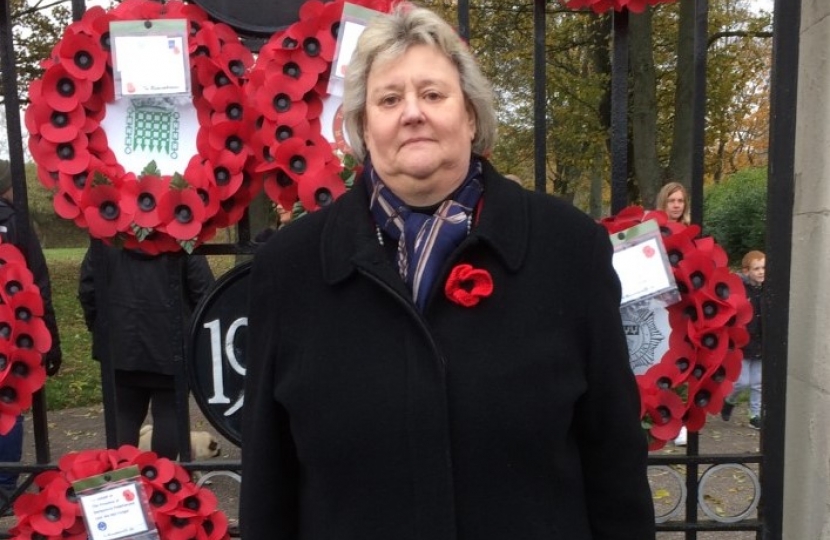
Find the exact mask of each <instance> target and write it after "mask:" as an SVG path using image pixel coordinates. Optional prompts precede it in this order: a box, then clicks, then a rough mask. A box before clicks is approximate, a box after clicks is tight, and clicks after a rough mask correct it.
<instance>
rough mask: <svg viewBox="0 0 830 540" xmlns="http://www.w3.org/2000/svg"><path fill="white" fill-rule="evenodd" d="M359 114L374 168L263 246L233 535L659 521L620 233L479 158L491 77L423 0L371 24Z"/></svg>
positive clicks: (255, 538)
mask: <svg viewBox="0 0 830 540" xmlns="http://www.w3.org/2000/svg"><path fill="white" fill-rule="evenodd" d="M344 113H345V121H346V125H347V129H348V130H349V139H350V141H351V143H352V146H353V148H354V151H355V153H356V154H357V156H358V157H359V158H360V159H364V158H365V161H364V163H365V170H364V172H363V175H362V178H361V179H360V180H359V182H358V184H356V185H355V187H354V188H353V189H352V190H351V191H349V192H347V193H346V194H345V195H343V196H342V197H341V198H340V199H338V200H337V201H336V202H335V203H334V204H333V205H332V206H330V207H328V208H325V209H323V210H321V211H319V212H316V213H313V214H310V215H308V216H306V217H304V218H302V219H301V220H299V221H298V222H296V223H295V224H293V225H292V226H291V227H287V228H286V229H285V230H284V231H282V232H281V233H280V234H278V235H274V237H273V239H272V240H271V241H269V243H268V244H266V245H265V246H263V247H262V248H261V250H260V251H259V252H258V253H257V255H256V258H255V263H254V267H253V271H252V279H251V283H252V289H251V298H252V299H256V300H255V301H252V302H251V306H250V312H249V345H248V347H249V349H248V350H249V351H250V354H249V355H248V360H247V374H246V389H245V395H246V397H245V409H244V420H243V444H242V464H243V477H244V481H243V482H242V499H241V513H240V526H241V534H242V537H243V538H245V539H246V540H265V539H269V540H270V539H297V538H302V539H310V540H316V539H332V538H336V539H338V540H344V539H355V540H357V539H359V540H374V539H377V540H389V539H391V538H395V539H429V540H438V539H447V540H450V539H453V540H454V539H461V538H464V539H474V540H489V539H494V540H495V539H498V540H504V539H506V538H516V539H518V538H520V539H522V540H537V539H543V538H544V539H551V538H567V539H568V540H589V539H599V538H602V539H606V540H612V539H613V540H622V539H630V540H635V539H636V540H647V539H649V538H652V539H653V538H654V515H653V506H652V501H651V493H650V490H649V486H648V482H647V479H646V456H647V452H646V440H645V437H644V435H643V433H642V431H641V429H640V425H639V412H640V405H639V397H638V393H637V389H636V386H635V383H634V378H633V376H632V373H631V370H630V368H629V367H628V358H627V349H626V341H625V338H624V336H623V333H622V329H621V323H620V316H619V302H620V285H619V282H618V280H617V278H616V274H615V273H614V270H613V267H612V265H611V253H612V250H611V247H610V243H609V240H608V237H607V234H606V233H605V232H604V231H603V230H602V229H601V228H600V227H599V226H597V225H596V224H595V223H594V222H593V220H591V219H590V218H589V217H588V216H586V215H584V214H582V213H581V212H579V211H578V210H576V209H574V208H573V207H571V206H570V205H568V204H566V203H563V202H561V201H559V200H557V199H554V198H552V197H547V196H544V195H541V194H537V193H533V192H530V191H527V190H524V189H522V188H521V187H520V186H518V185H516V184H515V183H514V182H511V181H510V180H507V179H505V178H503V177H502V176H501V175H500V174H499V173H498V172H496V170H495V169H494V168H493V167H492V166H491V165H490V164H489V163H488V162H487V161H486V160H485V159H483V158H482V157H481V156H482V155H484V154H486V153H487V152H488V151H489V150H490V149H491V148H492V144H493V142H494V139H495V125H496V119H495V113H494V109H493V106H492V94H491V91H490V89H489V86H488V84H487V82H486V80H485V79H484V78H483V76H482V75H481V73H480V71H479V68H478V67H477V66H476V64H475V62H474V60H473V58H472V56H471V54H470V52H469V50H468V48H467V46H466V45H465V44H464V43H463V42H462V41H461V40H460V39H459V38H458V37H457V34H456V33H455V31H454V30H453V29H452V28H451V27H450V26H449V25H447V24H446V23H445V22H444V21H442V20H441V19H440V18H439V17H437V16H436V15H435V14H433V13H431V12H430V11H427V10H424V9H418V8H415V7H413V6H411V5H407V4H404V5H400V6H398V7H397V8H396V10H395V12H394V13H393V14H391V15H389V16H383V17H378V18H377V19H375V20H374V21H372V22H371V23H370V24H369V26H368V27H367V28H366V30H365V31H364V33H363V34H362V35H361V37H360V40H359V42H358V46H357V49H356V51H355V53H354V55H353V57H352V61H351V63H350V65H349V70H348V76H347V80H346V91H345V95H344ZM463 265H469V266H470V267H472V268H469V267H464V266H463ZM465 269H466V271H471V272H472V273H473V277H472V278H470V279H467V280H466V281H467V283H464V281H465V280H462V283H461V284H460V285H459V284H458V283H457V281H456V280H454V279H452V278H457V277H459V274H463V272H464V271H465ZM462 277H463V276H462ZM488 277H489V278H491V279H488ZM488 283H491V284H492V289H489V288H488ZM488 293H489V294H488ZM453 298H455V299H456V300H455V301H454V300H453ZM471 298H472V300H471ZM279 303H283V304H284V305H290V306H291V310H290V313H289V312H288V311H287V310H282V309H274V305H275V304H279Z"/></svg>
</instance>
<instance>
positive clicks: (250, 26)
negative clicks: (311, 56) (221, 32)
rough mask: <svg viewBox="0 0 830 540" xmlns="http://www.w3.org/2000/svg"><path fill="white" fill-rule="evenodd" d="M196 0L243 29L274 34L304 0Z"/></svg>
mask: <svg viewBox="0 0 830 540" xmlns="http://www.w3.org/2000/svg"><path fill="white" fill-rule="evenodd" d="M194 2H195V4H196V5H198V6H199V7H201V8H202V9H204V10H205V11H207V12H208V13H209V14H210V15H211V16H212V17H213V18H215V19H218V20H219V21H222V22H224V23H227V24H229V25H231V26H232V27H234V28H235V29H236V30H239V31H242V32H253V33H257V34H273V33H274V32H276V31H278V30H282V29H283V28H285V27H286V26H289V25H291V24H294V23H295V22H297V21H298V20H299V18H300V6H302V5H303V3H304V0H276V1H275V0H270V1H269V0H244V1H242V2H240V1H239V0H194Z"/></svg>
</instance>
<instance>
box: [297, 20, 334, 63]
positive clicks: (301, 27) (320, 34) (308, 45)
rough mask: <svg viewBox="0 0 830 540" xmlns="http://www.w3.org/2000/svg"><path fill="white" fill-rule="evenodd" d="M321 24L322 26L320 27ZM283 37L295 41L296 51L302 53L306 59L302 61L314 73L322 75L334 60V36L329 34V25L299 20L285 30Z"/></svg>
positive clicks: (316, 21)
mask: <svg viewBox="0 0 830 540" xmlns="http://www.w3.org/2000/svg"><path fill="white" fill-rule="evenodd" d="M321 23H322V26H321ZM285 37H287V38H289V39H291V40H292V41H296V42H297V44H298V46H297V49H296V51H297V52H300V51H302V54H303V55H304V56H306V57H307V59H306V60H304V63H305V65H306V66H308V67H309V68H310V69H311V70H313V71H314V72H315V73H322V72H324V71H326V69H328V67H329V65H330V64H331V61H332V59H333V58H334V48H335V46H336V45H337V41H336V36H333V35H332V33H331V25H330V24H329V25H326V24H325V22H324V21H321V20H319V19H317V18H316V17H315V18H313V19H306V20H303V19H300V20H299V21H297V22H296V23H294V24H292V25H291V26H289V27H288V28H287V29H286V30H285Z"/></svg>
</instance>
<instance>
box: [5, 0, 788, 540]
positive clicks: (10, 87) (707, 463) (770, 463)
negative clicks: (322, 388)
mask: <svg viewBox="0 0 830 540" xmlns="http://www.w3.org/2000/svg"><path fill="white" fill-rule="evenodd" d="M71 1H72V9H73V15H74V18H75V19H76V20H77V19H78V18H80V16H81V15H82V14H83V12H84V9H85V2H84V0H71ZM681 1H684V2H685V1H688V2H692V3H694V8H695V29H694V32H695V41H694V43H695V45H694V61H695V70H694V71H695V92H694V98H693V103H691V104H690V106H691V107H692V108H693V111H694V154H693V167H692V201H693V203H692V204H693V206H692V214H693V219H694V220H695V221H696V222H698V223H700V222H701V221H702V220H701V218H702V213H703V208H702V200H703V197H702V194H703V144H704V138H703V134H704V129H705V103H706V80H705V77H706V50H707V47H706V42H707V38H708V35H707V23H708V9H709V2H708V0H681ZM532 2H533V10H534V13H533V18H534V88H533V90H534V93H535V102H534V114H533V120H534V134H535V140H536V143H535V150H534V157H535V159H534V161H535V163H534V172H535V188H536V189H537V190H540V191H544V190H545V176H546V171H545V156H546V155H547V148H546V143H545V141H546V138H545V134H546V131H547V129H548V119H547V118H546V113H545V100H546V97H547V96H546V94H545V93H546V59H545V45H544V44H545V29H546V17H547V15H546V9H548V8H549V6H548V2H547V1H546V0H532ZM470 3H471V2H470V0H458V2H457V5H458V26H459V30H460V32H461V34H462V35H463V36H467V37H468V36H469V35H470V30H471V29H470V7H471V6H470ZM800 13H801V0H775V9H774V37H773V39H774V42H773V64H772V65H773V68H772V76H771V79H772V93H771V112H770V119H771V122H770V154H769V184H768V185H769V188H768V195H767V201H768V202H767V216H768V220H767V251H768V253H769V258H768V261H769V264H768V269H769V271H768V274H767V279H766V285H765V298H764V302H765V307H766V308H767V309H766V315H765V317H766V318H765V320H764V326H765V329H766V331H765V336H764V339H765V342H764V354H763V356H764V358H765V359H767V360H765V361H764V363H763V399H764V403H763V409H764V429H763V433H762V436H761V445H760V452H758V453H753V454H740V455H701V454H700V453H699V444H698V436H697V435H696V434H690V437H689V443H688V446H687V449H686V453H685V455H661V456H653V457H652V458H651V459H650V465H651V468H652V469H653V470H668V471H675V472H672V473H671V474H672V475H674V476H675V477H678V478H679V480H678V481H679V482H680V484H681V491H682V492H684V493H685V495H684V497H682V499H681V503H680V505H679V506H681V507H682V508H678V513H680V511H681V510H682V511H683V515H684V518H683V519H682V520H672V521H662V520H661V521H662V522H661V523H658V531H663V532H672V531H673V532H680V533H681V534H683V535H684V536H685V538H686V539H687V540H693V539H696V538H698V533H700V532H704V531H714V532H716V531H754V532H755V537H756V538H758V539H764V540H781V538H782V528H783V492H784V435H785V431H784V427H785V426H784V422H785V393H786V372H787V346H788V335H787V333H788V332H787V329H788V325H789V282H790V259H791V236H792V217H793V216H792V214H793V210H792V208H793V198H794V141H795V111H796V81H797V79H798V52H799V51H798V48H799V43H798V39H799V23H800ZM11 30H12V29H11V21H10V6H9V1H8V0H5V1H3V2H2V3H1V4H0V66H2V67H3V71H2V77H3V87H4V99H5V110H6V118H7V130H8V143H9V152H10V157H11V162H12V173H13V178H14V179H15V180H14V182H15V183H14V187H15V203H16V206H17V207H18V208H20V209H22V211H20V212H18V216H19V217H20V221H21V223H20V232H21V235H22V236H24V237H25V235H26V234H31V232H30V230H29V226H28V223H29V219H28V210H27V195H26V191H25V183H23V182H22V180H20V179H22V178H24V177H25V172H24V169H23V141H22V139H21V135H20V133H21V119H20V107H19V105H20V104H19V99H18V96H17V94H16V89H17V85H16V82H17V75H16V69H15V63H14V59H15V51H14V49H13V43H12V33H11ZM260 38H261V36H260ZM253 42H254V43H255V42H256V36H254V39H253ZM627 42H628V14H627V12H622V13H617V14H615V16H614V20H613V52H612V54H613V63H612V66H613V67H612V83H611V84H612V89H611V95H612V109H611V126H612V133H611V154H612V176H611V185H612V197H611V199H612V204H611V208H612V212H617V211H618V210H620V209H621V208H623V207H625V206H627V205H628V202H629V201H628V199H627V197H628V196H627V188H626V183H627V179H628V176H629V164H628V153H627V152H628V135H627V134H628V121H627V118H628V112H629V111H628V103H627V100H628V88H627V82H626V80H627V64H628V58H627V46H628V45H627ZM238 238H239V239H238V241H237V243H234V244H210V245H204V246H202V247H200V248H199V249H198V250H197V252H199V253H203V254H206V255H216V254H250V253H252V252H253V248H252V247H251V246H250V243H249V240H250V227H249V226H248V223H247V222H246V221H245V220H243V222H242V223H241V225H240V226H239V234H238ZM180 365H181V363H180ZM182 369H183V368H182ZM104 381H105V393H104V394H105V405H106V407H105V424H106V427H107V444H108V446H111V447H112V446H114V445H115V440H114V416H113V414H114V407H112V403H113V401H112V391H111V388H108V387H109V386H110V385H109V384H108V383H109V382H111V380H110V379H109V377H107V374H106V373H105V374H104ZM178 383H179V388H180V395H182V396H184V395H186V393H187V382H186V377H185V375H184V373H183V371H182V372H181V373H179V374H178ZM181 403H183V404H186V401H184V400H182V401H181ZM179 421H180V425H185V426H186V425H188V424H189V416H188V414H187V411H186V409H185V410H182V411H181V414H180V418H179ZM33 424H34V431H35V449H36V463H35V464H4V466H3V467H2V468H3V469H9V470H15V471H19V472H23V473H24V475H26V474H27V473H28V478H27V479H26V480H25V481H24V482H23V484H22V485H21V488H20V489H18V493H17V494H19V493H20V492H22V491H24V490H25V488H26V487H27V486H28V485H30V484H31V480H32V476H34V473H37V472H40V471H42V470H45V469H49V468H52V465H51V464H50V463H51V456H50V455H49V432H48V428H47V422H46V410H45V399H44V397H43V395H42V393H38V395H37V396H36V398H35V403H34V406H33ZM183 439H187V437H186V436H184V437H183ZM180 448H182V455H183V456H186V458H187V459H185V460H184V462H185V465H186V466H187V467H188V468H189V469H192V470H210V471H217V470H227V471H238V470H239V469H240V464H239V463H238V462H235V463H221V462H210V463H205V462H198V463H196V462H189V456H190V448H189V440H182V441H180ZM748 465H752V466H753V469H752V470H750V469H749V468H748V467H747V466H748ZM724 467H736V468H738V469H739V470H744V471H749V472H748V474H749V476H750V477H751V478H754V479H755V480H754V481H755V482H756V484H755V485H756V497H758V499H759V500H758V505H757V517H756V516H752V515H751V513H750V514H749V515H747V516H733V518H731V519H729V518H727V519H724V518H719V517H718V516H716V515H713V514H712V513H711V512H707V511H706V508H705V505H703V506H701V509H702V510H699V496H700V494H701V491H702V490H701V488H702V486H703V485H704V484H705V483H706V481H707V479H709V477H710V475H711V474H712V473H713V472H714V471H718V470H719V469H721V468H724ZM755 469H757V470H758V471H759V474H758V475H757V476H756V475H755V473H754V472H753V471H754V470H755ZM677 470H684V471H685V472H684V473H683V474H680V473H677V472H676V471H677ZM10 504H11V502H10V501H0V514H2V513H3V512H5V511H7V510H8V509H9V506H10ZM700 512H702V513H703V514H704V517H703V518H702V517H701V516H700ZM0 537H8V533H7V531H0Z"/></svg>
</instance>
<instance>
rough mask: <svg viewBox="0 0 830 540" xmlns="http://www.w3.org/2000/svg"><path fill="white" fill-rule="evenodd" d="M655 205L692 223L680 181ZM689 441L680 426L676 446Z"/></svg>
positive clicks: (680, 220)
mask: <svg viewBox="0 0 830 540" xmlns="http://www.w3.org/2000/svg"><path fill="white" fill-rule="evenodd" d="M654 207H655V208H656V209H657V210H662V211H663V212H665V213H666V215H667V216H668V218H669V219H670V220H672V221H676V222H677V223H682V224H683V225H689V224H691V222H692V220H691V217H690V213H689V195H688V193H687V192H686V188H685V187H683V184H681V183H680V182H669V183H668V184H666V185H664V186H663V187H662V188H661V189H660V191H659V192H658V193H657V199H656V200H655V203H654ZM688 441H689V432H688V430H687V429H686V426H683V427H681V428H680V432H679V433H678V434H677V437H676V438H675V439H674V441H673V442H674V445H675V446H686V444H687V443H688Z"/></svg>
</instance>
